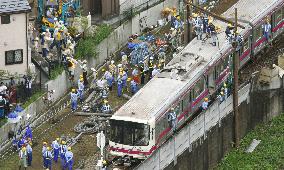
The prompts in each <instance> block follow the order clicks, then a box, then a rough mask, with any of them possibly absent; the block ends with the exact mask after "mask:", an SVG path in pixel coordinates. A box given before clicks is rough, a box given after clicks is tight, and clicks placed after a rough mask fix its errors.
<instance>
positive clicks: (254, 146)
mask: <svg viewBox="0 0 284 170" xmlns="http://www.w3.org/2000/svg"><path fill="white" fill-rule="evenodd" d="M260 142H261V140H256V139H253V140H252V142H251V144H250V146H249V147H248V148H247V150H246V152H247V153H252V152H253V151H254V149H255V148H256V147H257V145H258V144H259V143H260Z"/></svg>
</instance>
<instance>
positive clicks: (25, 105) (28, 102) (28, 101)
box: [22, 91, 44, 109]
mask: <svg viewBox="0 0 284 170" xmlns="http://www.w3.org/2000/svg"><path fill="white" fill-rule="evenodd" d="M43 94H44V91H37V92H35V93H34V94H33V95H32V96H31V97H30V98H29V99H28V100H27V101H26V102H25V103H24V104H23V106H22V107H23V108H24V109H25V108H27V107H28V106H29V105H30V104H32V103H33V102H35V101H36V100H37V99H38V98H40V97H41V96H42V95H43Z"/></svg>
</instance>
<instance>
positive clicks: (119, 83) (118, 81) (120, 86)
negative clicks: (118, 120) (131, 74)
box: [117, 75, 123, 97]
mask: <svg viewBox="0 0 284 170" xmlns="http://www.w3.org/2000/svg"><path fill="white" fill-rule="evenodd" d="M122 88H123V83H122V80H121V76H120V75H119V76H118V78H117V96H118V97H121V95H122Z"/></svg>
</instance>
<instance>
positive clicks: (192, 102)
mask: <svg viewBox="0 0 284 170" xmlns="http://www.w3.org/2000/svg"><path fill="white" fill-rule="evenodd" d="M283 6H284V1H283V0H240V1H238V2H237V3H236V4H235V5H234V6H232V7H231V8H230V9H229V10H228V11H226V12H225V13H224V14H223V16H225V17H226V18H232V17H233V16H234V8H238V15H239V16H240V18H239V21H238V22H239V23H240V24H241V25H243V26H245V29H243V30H241V29H240V28H239V30H240V34H241V35H242V36H243V39H244V40H243V45H242V48H241V50H240V51H239V57H240V68H241V67H242V66H244V65H245V64H246V63H247V62H248V61H249V60H250V59H251V58H252V57H253V56H255V55H257V54H258V53H259V52H260V51H261V50H262V49H263V48H265V47H266V46H268V43H267V42H266V41H265V38H264V36H263V32H262V30H263V28H262V25H263V23H264V22H265V19H266V18H267V17H269V18H270V21H271V25H272V37H271V38H272V39H275V38H276V37H277V36H279V35H280V34H282V33H283V27H284V7H283ZM232 21H233V18H232ZM214 24H215V25H218V26H220V27H221V28H222V30H223V31H222V32H221V33H219V34H218V42H219V43H218V44H219V45H218V46H212V45H211V44H210V43H209V42H205V43H202V42H201V41H200V40H197V39H194V40H192V41H191V42H190V43H189V44H188V45H187V46H186V47H185V48H184V49H183V50H182V51H181V52H180V53H179V54H178V55H177V56H176V57H175V58H173V59H172V61H170V62H169V63H168V64H167V66H166V67H165V68H164V69H163V70H162V72H161V73H160V74H159V75H157V76H156V77H154V78H153V79H152V80H151V81H150V82H149V83H148V84H146V85H145V86H144V87H143V88H142V89H140V90H139V92H137V93H136V94H135V95H134V96H133V97H132V98H131V99H130V100H129V101H128V102H127V103H126V104H125V105H123V106H122V107H121V108H120V109H119V110H118V111H117V112H116V113H115V114H114V115H113V116H112V117H111V119H110V125H111V136H110V141H109V145H110V153H111V154H112V155H114V156H119V157H120V156H126V155H127V156H131V157H133V158H137V159H144V158H146V157H147V156H148V155H150V154H151V153H152V152H153V151H154V150H155V149H157V148H158V147H159V146H160V145H161V144H162V143H163V142H164V141H165V140H166V139H167V138H168V137H169V136H171V135H172V133H173V129H171V127H170V126H169V124H168V122H167V113H168V112H169V111H170V109H171V108H173V109H174V110H175V112H176V113H177V120H178V123H177V128H179V127H180V126H182V125H183V124H184V122H188V121H189V120H190V119H191V118H192V117H193V115H194V114H196V113H198V112H199V111H200V109H199V108H200V106H201V104H202V102H203V100H204V98H205V97H208V96H209V95H210V96H212V95H214V94H216V93H218V92H219V90H220V88H221V87H222V85H223V83H224V82H227V83H230V82H231V81H232V79H231V73H232V69H231V66H232V58H233V55H234V54H233V53H234V48H233V47H232V45H231V44H230V43H229V42H228V40H227V39H226V37H225V33H224V30H225V28H226V26H227V24H225V23H223V22H221V21H214ZM207 41H210V40H207ZM189 122H190V121H189Z"/></svg>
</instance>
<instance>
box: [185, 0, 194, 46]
mask: <svg viewBox="0 0 284 170" xmlns="http://www.w3.org/2000/svg"><path fill="white" fill-rule="evenodd" d="M186 10H187V19H188V33H189V36H188V42H190V41H191V40H193V36H192V32H193V30H192V26H193V20H191V21H189V16H190V17H191V19H192V7H191V6H190V5H186Z"/></svg>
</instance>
